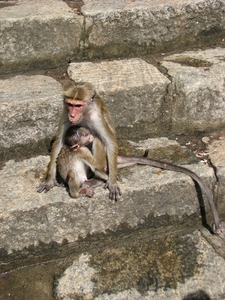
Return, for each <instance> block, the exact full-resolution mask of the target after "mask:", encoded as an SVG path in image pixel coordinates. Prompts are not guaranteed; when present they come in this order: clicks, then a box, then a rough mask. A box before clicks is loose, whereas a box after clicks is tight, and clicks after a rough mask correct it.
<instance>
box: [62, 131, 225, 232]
mask: <svg viewBox="0 0 225 300" xmlns="http://www.w3.org/2000/svg"><path fill="white" fill-rule="evenodd" d="M65 139H66V144H67V145H68V146H69V147H71V149H72V148H73V147H74V146H76V147H77V145H78V146H79V147H81V148H83V147H84V146H87V147H88V145H89V144H90V143H92V142H93V136H91V135H90V132H89V131H88V130H87V129H86V128H80V127H78V126H72V127H70V128H69V130H68V131H67V132H66V136H65ZM94 141H95V149H94V150H95V153H93V155H94V156H93V157H94V158H93V159H92V162H91V160H89V161H90V162H91V164H92V166H91V167H92V169H93V170H95V168H96V166H97V169H98V170H97V171H101V173H99V175H100V176H99V178H102V179H103V180H106V177H105V174H104V173H103V172H104V171H105V169H106V168H107V160H106V152H105V150H104V146H103V145H102V142H101V140H100V139H98V138H97V137H96V138H94ZM87 151H89V150H88V149H87ZM67 153H68V152H67ZM67 156H69V158H68V157H67ZM89 156H90V154H88V153H87V157H86V159H88V157H89ZM84 158H85V157H84V156H83V159H84ZM78 160H79V157H78V155H77V154H76V152H71V150H70V152H69V154H67V155H66V154H65V153H62V154H61V155H59V157H58V159H57V161H58V166H60V173H62V174H63V173H64V174H65V173H66V174H67V173H68V170H69V169H70V168H71V165H73V161H76V162H77V161H78ZM91 164H89V166H90V165H91ZM135 164H142V165H150V166H153V167H157V168H161V169H165V170H170V171H175V172H181V173H184V174H186V175H188V176H190V177H191V178H192V179H194V180H195V181H196V182H197V183H198V184H199V186H200V188H201V190H202V191H203V192H204V194H205V196H206V197H207V199H208V201H209V204H210V207H211V211H212V214H213V217H214V221H215V224H214V225H213V229H212V230H213V232H214V233H217V234H219V233H221V232H222V226H221V224H220V220H219V215H218V212H217V209H216V206H215V203H214V200H213V194H212V192H211V191H210V189H209V188H208V187H207V185H206V184H205V183H204V182H203V181H202V179H201V178H200V177H199V176H198V175H197V174H195V173H194V172H192V171H191V170H189V169H187V168H184V167H180V166H176V165H173V164H169V163H165V162H161V161H157V160H153V159H149V158H146V157H141V156H140V157H138V156H121V155H118V157H117V166H118V168H119V169H121V168H124V167H127V166H132V165H135ZM65 171H66V172H65ZM75 172H76V173H77V174H78V173H79V170H78V168H76V170H75ZM96 175H98V174H96ZM85 176H86V177H87V176H88V175H87V173H85ZM77 177H78V176H77ZM65 178H66V176H65V175H64V178H63V179H64V181H65ZM82 183H83V182H82ZM80 186H81V183H80ZM92 186H93V187H94V186H96V180H95V181H93V184H92V182H91V181H88V182H87V188H90V189H91V187H92ZM83 188H85V184H84V186H83ZM92 195H93V194H92Z"/></svg>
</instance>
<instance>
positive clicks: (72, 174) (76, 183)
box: [68, 170, 94, 198]
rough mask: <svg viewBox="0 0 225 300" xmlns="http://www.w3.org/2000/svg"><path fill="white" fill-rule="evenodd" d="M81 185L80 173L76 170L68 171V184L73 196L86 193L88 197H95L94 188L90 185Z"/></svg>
mask: <svg viewBox="0 0 225 300" xmlns="http://www.w3.org/2000/svg"><path fill="white" fill-rule="evenodd" d="M81 185H82V182H81V181H80V179H79V176H78V173H77V172H76V171H74V170H70V171H69V172H68V186H69V192H70V196H71V197H72V198H78V197H79V196H85V195H86V196H87V197H93V195H94V189H93V188H92V187H90V186H86V187H83V188H80V187H81Z"/></svg>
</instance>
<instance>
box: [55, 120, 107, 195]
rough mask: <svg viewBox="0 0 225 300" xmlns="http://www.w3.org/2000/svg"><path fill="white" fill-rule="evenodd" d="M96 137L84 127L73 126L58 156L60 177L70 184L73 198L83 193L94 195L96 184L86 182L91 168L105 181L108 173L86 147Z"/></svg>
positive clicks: (68, 131)
mask: <svg viewBox="0 0 225 300" xmlns="http://www.w3.org/2000/svg"><path fill="white" fill-rule="evenodd" d="M93 139H94V137H93V136H92V135H91V134H90V132H89V130H88V129H86V128H84V127H78V126H72V127H70V128H69V129H68V130H67V132H66V135H65V146H64V147H62V149H61V151H60V153H59V155H58V157H57V169H58V173H59V175H60V177H61V178H62V179H63V181H64V182H65V183H67V184H68V187H69V193H70V196H71V197H72V198H77V197H79V196H82V195H86V196H87V197H92V196H93V194H94V189H93V188H94V184H93V182H92V186H90V185H88V184H85V185H84V182H86V181H88V174H89V173H90V170H91V171H92V172H93V173H94V174H95V176H97V177H98V178H101V179H102V180H104V181H107V180H108V175H107V174H106V173H105V172H104V170H101V165H100V164H99V163H98V162H97V160H96V159H95V157H94V156H93V155H92V153H91V151H90V150H89V149H88V148H87V147H86V146H87V145H89V144H90V143H92V142H93Z"/></svg>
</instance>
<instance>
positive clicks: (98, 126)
mask: <svg viewBox="0 0 225 300" xmlns="http://www.w3.org/2000/svg"><path fill="white" fill-rule="evenodd" d="M96 100H97V103H96V104H97V106H98V110H99V112H100V113H99V114H98V117H97V118H95V122H94V130H95V131H96V132H97V135H98V136H99V137H100V139H101V141H102V143H103V145H104V146H105V151H106V157H107V165H108V170H109V179H108V181H107V182H106V184H105V188H108V189H109V198H110V199H111V200H117V199H118V198H119V196H120V195H121V194H122V193H121V191H120V188H119V186H118V183H117V156H118V144H117V139H116V131H115V128H114V124H113V121H112V118H111V114H110V112H109V110H108V108H107V107H106V105H105V103H104V102H103V100H102V99H101V98H100V97H98V96H96ZM99 116H100V117H99ZM93 146H94V145H93ZM93 153H94V156H95V149H94V147H93Z"/></svg>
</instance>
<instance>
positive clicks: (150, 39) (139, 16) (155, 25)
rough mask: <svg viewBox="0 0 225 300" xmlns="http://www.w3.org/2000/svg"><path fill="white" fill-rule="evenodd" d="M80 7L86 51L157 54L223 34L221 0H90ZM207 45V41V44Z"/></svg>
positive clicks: (94, 54)
mask: <svg viewBox="0 0 225 300" xmlns="http://www.w3.org/2000/svg"><path fill="white" fill-rule="evenodd" d="M84 3H85V5H84V6H83V7H82V8H81V11H82V13H83V15H84V17H85V21H86V23H85V29H86V32H87V38H86V40H85V41H86V44H84V46H83V47H84V49H85V48H86V47H87V46H88V47H89V48H88V51H86V55H87V56H88V58H92V57H99V58H100V57H101V58H104V57H107V58H109V57H116V56H117V57H120V56H123V57H124V56H126V57H128V56H130V55H140V54H143V53H159V52H166V51H171V50H174V49H180V48H184V47H185V46H190V45H192V46H193V45H194V46H196V45H198V44H199V45H200V44H204V43H208V44H209V43H213V40H216V39H218V38H223V34H224V27H225V21H224V2H223V1H214V0H210V1H199V0H198V1H192V0H189V1H176V0H169V1H166V3H165V1H162V0H159V1H154V2H153V1H152V0H136V1H130V0H125V1H120V0H117V1H107V2H106V1H104V0H98V1H91V0H84ZM210 45H211V44H210Z"/></svg>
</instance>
